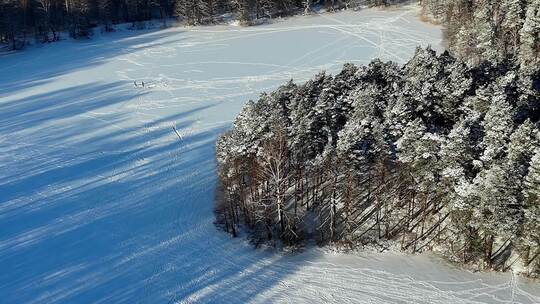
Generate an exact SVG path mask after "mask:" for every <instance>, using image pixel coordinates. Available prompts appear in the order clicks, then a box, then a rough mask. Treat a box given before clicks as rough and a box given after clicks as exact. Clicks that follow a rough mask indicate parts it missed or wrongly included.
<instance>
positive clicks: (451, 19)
mask: <svg viewBox="0 0 540 304" xmlns="http://www.w3.org/2000/svg"><path fill="white" fill-rule="evenodd" d="M421 5H422V10H423V14H424V15H425V16H429V17H431V18H432V19H434V20H436V21H438V22H441V23H443V24H444V25H445V27H446V30H445V32H446V38H447V40H448V46H449V50H450V52H451V53H452V54H453V55H456V56H458V57H460V58H466V59H467V60H468V61H469V62H470V63H473V64H475V63H478V62H480V61H482V60H492V61H500V60H504V59H505V58H508V57H514V58H516V57H519V58H520V59H521V60H524V61H525V63H526V64H534V63H537V62H538V58H539V54H540V1H539V0H497V1H494V0H421Z"/></svg>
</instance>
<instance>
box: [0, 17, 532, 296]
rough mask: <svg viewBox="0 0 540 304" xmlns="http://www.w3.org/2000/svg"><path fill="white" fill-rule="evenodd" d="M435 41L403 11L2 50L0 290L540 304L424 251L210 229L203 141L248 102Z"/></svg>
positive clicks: (209, 153) (520, 287) (400, 57)
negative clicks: (333, 245)
mask: <svg viewBox="0 0 540 304" xmlns="http://www.w3.org/2000/svg"><path fill="white" fill-rule="evenodd" d="M440 43H441V34H440V29H439V28H437V27H432V26H429V25H425V24H422V23H421V22H419V21H418V20H417V19H416V18H415V11H414V10H411V9H403V10H393V11H378V10H364V11H361V12H356V13H354V12H342V13H336V14H325V15H320V16H306V17H296V18H291V19H286V20H282V21H277V22H275V23H274V24H271V25H263V26H257V27H250V28H236V27H230V26H213V27H198V28H171V29H167V30H162V31H151V30H146V31H138V32H137V31H135V32H130V31H123V32H122V31H120V32H117V33H112V34H109V35H105V36H100V35H98V36H97V37H95V38H94V39H92V40H89V41H82V42H74V41H63V42H60V43H55V44H51V45H47V46H43V47H39V48H38V47H36V48H34V49H29V50H27V51H25V52H21V53H18V54H12V55H8V56H4V57H0V166H1V167H0V168H1V170H0V270H1V271H0V299H1V300H0V301H1V302H2V303H243V302H284V303H328V302H334V303H540V291H539V288H538V285H535V284H533V283H531V282H528V281H527V280H525V279H523V278H519V277H515V276H513V275H512V274H473V273H469V272H466V271H463V270H458V269H455V268H453V267H451V266H448V265H445V264H444V262H442V261H440V260H438V259H436V258H434V257H432V256H429V255H422V256H406V255H402V254H369V253H365V254H359V255H346V254H335V253H326V252H325V251H324V250H322V249H309V250H307V251H306V252H303V253H300V254H296V255H289V254H285V253H283V254H282V253H279V254H276V253H271V252H266V251H256V250H254V249H253V248H252V247H251V246H250V245H249V244H247V243H246V241H245V240H243V239H242V238H239V239H231V238H230V236H229V235H227V234H225V233H223V232H220V231H218V230H217V229H216V228H215V227H214V225H213V223H212V222H213V214H212V208H213V199H214V188H215V186H216V168H215V167H216V164H215V159H214V142H215V139H216V138H217V136H218V135H219V134H220V133H222V132H223V131H225V130H226V129H227V128H228V127H229V126H230V124H231V121H232V120H233V119H234V117H235V115H236V114H237V113H238V112H239V111H240V109H241V107H242V104H243V103H244V102H246V100H248V99H250V98H252V99H253V98H256V97H257V96H258V94H259V93H260V92H262V91H270V90H273V89H275V88H276V87H277V85H279V84H283V83H285V82H286V81H287V80H289V79H291V78H293V79H294V80H295V81H304V80H306V79H308V78H311V77H312V76H313V75H314V74H316V73H318V72H320V71H322V70H327V71H330V72H337V71H339V69H340V68H341V66H342V65H343V63H345V62H353V63H358V64H365V63H368V62H369V61H370V59H371V58H374V57H381V58H382V59H384V60H394V61H398V62H403V61H405V60H406V59H407V58H409V57H410V56H411V55H412V53H413V51H414V48H415V47H416V46H417V45H419V44H421V45H428V44H431V45H432V46H434V47H435V48H438V46H439V45H440ZM134 82H136V83H137V84H138V86H137V87H135V85H134ZM142 82H144V83H145V85H144V87H142Z"/></svg>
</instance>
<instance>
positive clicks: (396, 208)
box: [216, 49, 540, 276]
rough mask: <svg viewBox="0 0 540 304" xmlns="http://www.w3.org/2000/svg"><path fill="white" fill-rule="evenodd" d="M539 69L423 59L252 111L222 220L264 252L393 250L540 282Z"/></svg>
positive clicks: (246, 112) (320, 78) (288, 88)
mask: <svg viewBox="0 0 540 304" xmlns="http://www.w3.org/2000/svg"><path fill="white" fill-rule="evenodd" d="M539 120H540V67H539V66H538V65H532V66H531V65H523V64H521V63H520V62H519V61H517V60H505V61H500V62H495V63H490V62H487V61H485V62H482V63H480V64H477V65H475V66H471V65H467V64H466V63H465V62H464V61H462V60H458V59H455V58H454V57H453V56H451V55H450V54H449V53H448V52H445V53H443V54H441V55H437V54H436V53H435V52H434V51H432V50H431V49H426V50H424V49H418V50H417V51H416V54H415V55H414V57H413V58H412V59H411V60H410V61H409V62H408V63H406V64H405V65H403V66H400V65H397V64H394V63H391V62H387V63H384V62H381V61H379V60H374V61H372V62H371V63H370V64H369V65H368V66H361V67H357V66H354V65H351V64H346V65H345V66H344V68H343V70H342V71H341V72H340V73H339V74H337V75H335V76H331V75H328V74H326V73H320V74H318V75H317V76H315V77H314V78H313V79H311V80H310V81H308V82H307V83H305V84H300V85H299V84H295V83H293V82H292V81H290V82H288V83H287V84H285V85H283V86H281V87H279V88H278V89H277V90H276V91H274V92H271V93H264V94H262V95H261V96H260V98H259V99H258V100H257V101H256V102H254V101H249V102H248V103H247V104H246V105H245V107H244V108H243V110H242V111H241V113H240V114H239V115H238V117H237V118H236V120H235V121H234V123H233V127H232V129H231V130H230V131H228V132H226V133H225V134H224V135H222V136H221V137H220V138H219V140H218V141H217V144H216V150H217V152H216V154H217V160H218V173H219V180H220V187H219V198H218V199H217V203H216V218H217V220H216V222H217V223H218V224H219V225H220V226H222V227H223V228H224V229H225V230H226V231H228V232H230V233H232V234H233V235H235V236H236V235H238V233H240V232H242V231H248V232H249V236H250V238H251V239H252V240H253V241H254V242H255V243H261V242H274V244H281V245H283V246H295V245H299V244H303V243H304V242H305V241H307V240H309V239H314V240H316V241H317V243H318V244H328V243H334V244H339V245H340V246H345V247H348V248H356V247H358V246H362V245H365V244H375V245H376V246H386V245H385V244H389V243H391V244H397V246H399V247H400V248H401V249H402V250H405V251H409V252H421V251H426V250H434V251H438V252H441V253H442V254H444V255H446V256H447V257H449V258H450V259H452V260H454V261H456V262H460V263H464V264H467V265H472V266H476V267H478V268H481V269H486V268H489V269H501V270H504V269H507V268H508V267H510V266H511V265H516V264H521V265H522V266H523V268H524V269H527V272H528V274H529V275H533V276H538V275H540V246H539V244H540V243H539V242H540V222H539V221H538V219H539V218H540V133H539Z"/></svg>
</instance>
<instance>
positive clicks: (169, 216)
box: [0, 84, 299, 303]
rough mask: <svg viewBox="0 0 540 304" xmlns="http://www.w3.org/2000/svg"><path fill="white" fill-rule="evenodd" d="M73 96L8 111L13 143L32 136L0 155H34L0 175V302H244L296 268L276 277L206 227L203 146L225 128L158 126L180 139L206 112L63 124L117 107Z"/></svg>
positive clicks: (208, 156) (208, 203) (260, 259)
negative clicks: (137, 122)
mask: <svg viewBox="0 0 540 304" xmlns="http://www.w3.org/2000/svg"><path fill="white" fill-rule="evenodd" d="M115 90H119V91H118V92H115ZM77 91H78V90H77V88H70V89H67V90H62V91H61V92H54V94H52V96H54V97H55V99H57V100H59V102H57V103H53V102H49V101H48V99H47V98H46V97H43V99H42V100H40V103H38V104H41V105H42V106H37V105H33V104H32V102H29V101H28V102H27V101H21V102H20V103H16V104H19V105H20V108H19V107H17V106H16V104H14V105H9V106H8V107H9V111H11V115H10V116H8V120H7V123H8V124H9V126H11V128H12V129H13V130H15V131H14V132H13V133H14V134H12V136H14V138H18V137H17V136H16V135H17V134H26V133H33V134H34V136H33V137H31V138H28V139H25V141H28V145H26V144H25V145H20V144H17V142H12V143H11V144H8V145H6V147H4V146H3V145H0V148H6V149H9V154H12V155H23V156H24V155H27V154H28V152H27V149H28V148H29V147H30V146H34V149H36V151H38V152H39V153H38V154H37V155H34V156H32V157H31V159H26V158H23V159H21V161H20V162H19V163H12V164H9V166H8V169H14V170H15V171H16V172H15V174H12V172H5V173H4V174H2V175H1V176H2V177H1V178H0V182H1V184H0V193H2V195H1V199H0V219H1V220H0V269H2V272H1V273H0V291H1V293H2V299H3V302H4V303H87V302H100V301H101V302H105V303H166V302H168V301H171V300H174V301H182V300H183V299H184V300H189V299H198V302H206V303H216V302H228V303H231V302H245V301H247V300H249V299H250V298H252V297H254V296H256V295H257V294H259V293H261V292H263V291H264V290H266V289H268V288H270V287H271V286H273V285H274V284H275V283H276V282H278V281H279V280H280V279H282V278H283V277H285V276H287V275H289V274H290V273H292V272H294V270H295V267H297V266H299V265H296V266H293V267H290V268H288V269H281V270H280V271H276V268H275V267H271V263H268V260H267V258H268V256H269V255H268V254H265V253H257V252H255V251H252V248H251V247H250V246H249V245H246V244H244V243H243V242H242V241H240V240H231V239H230V237H229V236H228V235H226V234H224V233H221V232H218V231H216V229H215V227H214V226H213V224H212V222H213V214H212V200H213V189H214V187H215V183H216V180H215V171H214V170H215V163H214V162H215V159H214V143H215V138H216V137H217V135H218V134H220V133H221V132H223V130H224V128H226V127H227V126H224V127H217V128H208V129H200V130H195V131H191V132H185V134H189V135H188V136H186V137H185V138H182V139H179V138H178V137H177V135H176V134H175V133H174V131H173V130H172V128H170V125H169V124H168V122H171V121H174V122H175V126H176V128H177V130H178V131H180V132H183V131H187V130H189V129H190V128H194V127H196V126H195V125H194V121H193V119H192V117H193V116H194V115H196V114H197V113H199V112H203V111H205V110H208V109H209V107H210V106H208V105H207V106H201V107H197V108H194V109H190V110H186V111H184V112H181V113H175V114H172V115H169V116H167V117H162V118H158V119H155V120H153V121H151V122H147V123H145V124H143V125H134V126H129V127H127V126H123V127H121V128H120V129H119V128H113V127H112V126H116V125H121V124H122V123H124V122H125V121H126V120H128V119H129V117H125V115H119V114H115V113H111V114H108V115H105V116H104V117H102V118H103V119H101V120H95V119H91V118H88V120H89V121H84V120H83V121H80V123H78V124H73V119H72V118H74V117H78V116H81V115H83V116H84V115H85V114H88V113H89V112H91V111H96V110H101V109H102V107H103V108H108V107H111V106H115V104H117V103H121V102H122V101H123V98H118V99H116V100H113V101H112V102H102V103H100V102H98V100H101V98H99V96H100V95H102V94H103V95H106V96H109V95H121V94H117V93H120V92H122V90H121V87H120V86H116V85H112V84H111V85H95V86H83V87H81V94H77ZM91 92H94V94H93V95H92V93H91ZM87 94H88V95H89V96H86V95H87ZM76 95H78V96H79V97H81V99H82V100H87V101H88V100H90V101H88V103H87V104H86V105H85V106H81V105H80V104H79V103H77V102H72V100H73V99H74V98H75V97H76ZM94 95H95V98H93V97H91V96H94ZM128 97H129V96H126V98H128ZM93 99H95V100H96V102H95V103H94V102H92V100H93ZM34 100H38V99H34ZM41 101H42V102H41ZM25 120H27V123H25ZM9 130H10V128H9V127H4V126H2V127H1V128H0V134H6V133H8V132H9ZM19 139H20V138H19ZM50 158H53V159H52V160H50ZM8 171H11V170H8ZM275 262H276V263H278V262H279V260H276V261H275ZM246 271H247V272H246ZM220 290H221V291H220ZM174 301H173V302H174Z"/></svg>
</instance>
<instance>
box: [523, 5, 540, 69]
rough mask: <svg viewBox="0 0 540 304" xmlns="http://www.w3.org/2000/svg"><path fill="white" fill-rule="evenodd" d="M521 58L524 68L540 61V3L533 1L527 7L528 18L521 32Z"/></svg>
mask: <svg viewBox="0 0 540 304" xmlns="http://www.w3.org/2000/svg"><path fill="white" fill-rule="evenodd" d="M520 41H521V48H520V56H521V60H522V65H523V67H527V65H529V64H534V63H535V62H537V61H538V53H540V1H538V0H533V1H531V2H530V4H529V5H528V7H527V12H526V18H525V22H524V24H523V28H522V29H521V31H520Z"/></svg>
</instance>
